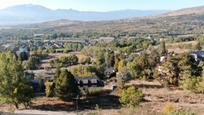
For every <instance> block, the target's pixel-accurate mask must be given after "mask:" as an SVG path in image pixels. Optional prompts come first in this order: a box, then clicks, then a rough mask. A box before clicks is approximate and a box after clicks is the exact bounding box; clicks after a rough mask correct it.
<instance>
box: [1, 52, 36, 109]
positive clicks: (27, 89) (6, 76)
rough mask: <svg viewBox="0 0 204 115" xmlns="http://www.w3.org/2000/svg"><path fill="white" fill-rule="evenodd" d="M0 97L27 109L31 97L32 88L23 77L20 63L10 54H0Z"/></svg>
mask: <svg viewBox="0 0 204 115" xmlns="http://www.w3.org/2000/svg"><path fill="white" fill-rule="evenodd" d="M0 66H1V68H0V97H1V98H4V99H5V100H6V101H7V102H10V103H13V104H14V105H15V106H16V108H18V107H19V104H21V103H22V104H24V105H25V107H27V106H28V105H29V104H30V101H31V99H32V97H33V88H32V86H31V85H30V84H29V82H28V81H27V79H26V78H25V77H24V73H23V68H22V66H21V63H20V62H19V61H18V60H17V59H16V57H15V55H13V54H12V53H1V54H0Z"/></svg>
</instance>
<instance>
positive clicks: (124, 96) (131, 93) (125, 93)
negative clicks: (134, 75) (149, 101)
mask: <svg viewBox="0 0 204 115" xmlns="http://www.w3.org/2000/svg"><path fill="white" fill-rule="evenodd" d="M143 97H144V94H143V93H142V91H141V90H139V89H138V88H137V87H135V86H131V87H128V88H125V89H123V90H122V92H121V94H120V103H122V104H123V105H124V106H127V107H136V106H138V105H139V103H140V102H141V101H142V100H143Z"/></svg>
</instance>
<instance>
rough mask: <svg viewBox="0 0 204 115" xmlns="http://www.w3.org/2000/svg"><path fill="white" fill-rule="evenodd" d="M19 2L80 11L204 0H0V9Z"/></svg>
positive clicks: (151, 7) (178, 4)
mask: <svg viewBox="0 0 204 115" xmlns="http://www.w3.org/2000/svg"><path fill="white" fill-rule="evenodd" d="M21 4H36V5H42V6H45V7H47V8H50V9H75V10H80V11H113V10H124V9H137V10H158V9H161V10H176V9H182V8H187V7H194V6H204V0H0V9H3V8H6V7H9V6H14V5H21Z"/></svg>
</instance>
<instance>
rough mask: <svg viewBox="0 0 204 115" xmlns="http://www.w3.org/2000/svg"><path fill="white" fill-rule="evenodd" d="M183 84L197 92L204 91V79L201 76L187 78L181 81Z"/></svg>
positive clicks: (185, 87) (187, 88)
mask: <svg viewBox="0 0 204 115" xmlns="http://www.w3.org/2000/svg"><path fill="white" fill-rule="evenodd" d="M181 86H182V88H183V89H186V90H190V91H192V92H195V93H204V81H202V78H201V77H192V78H186V79H184V80H183V81H182V82H181Z"/></svg>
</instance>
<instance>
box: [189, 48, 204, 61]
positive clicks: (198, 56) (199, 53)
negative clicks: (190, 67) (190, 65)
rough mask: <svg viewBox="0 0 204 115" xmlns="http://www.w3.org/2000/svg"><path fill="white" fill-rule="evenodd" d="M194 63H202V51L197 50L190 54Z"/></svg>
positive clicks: (203, 55) (203, 58)
mask: <svg viewBox="0 0 204 115" xmlns="http://www.w3.org/2000/svg"><path fill="white" fill-rule="evenodd" d="M190 56H192V57H193V58H194V59H195V61H196V62H200V61H204V51H201V50H198V51H193V52H191V53H190Z"/></svg>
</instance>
